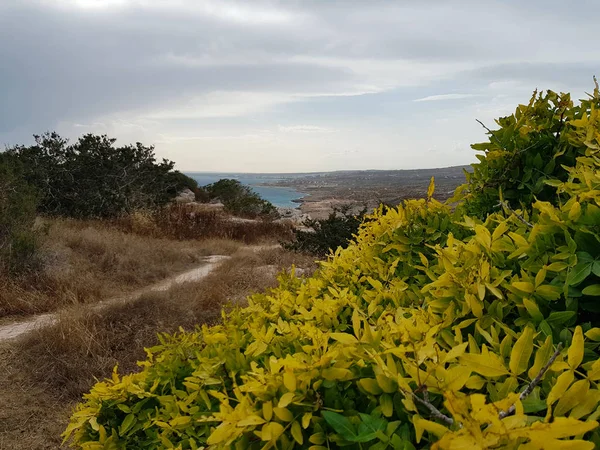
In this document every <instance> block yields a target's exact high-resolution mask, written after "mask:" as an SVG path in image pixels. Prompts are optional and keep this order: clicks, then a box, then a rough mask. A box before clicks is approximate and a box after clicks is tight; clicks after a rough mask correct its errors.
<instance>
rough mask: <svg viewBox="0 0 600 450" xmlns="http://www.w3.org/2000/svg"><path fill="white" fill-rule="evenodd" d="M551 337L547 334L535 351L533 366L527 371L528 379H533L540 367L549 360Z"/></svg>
mask: <svg viewBox="0 0 600 450" xmlns="http://www.w3.org/2000/svg"><path fill="white" fill-rule="evenodd" d="M552 353H553V351H552V338H551V337H550V336H548V337H547V338H546V341H545V342H544V343H543V344H542V346H541V347H540V348H539V349H538V350H537V352H536V353H535V358H534V360H533V366H531V368H530V369H529V372H527V375H529V378H530V379H532V380H533V379H534V378H535V377H537V376H538V374H539V373H540V371H541V370H542V367H544V366H545V365H546V364H547V363H548V361H550V357H551V356H552Z"/></svg>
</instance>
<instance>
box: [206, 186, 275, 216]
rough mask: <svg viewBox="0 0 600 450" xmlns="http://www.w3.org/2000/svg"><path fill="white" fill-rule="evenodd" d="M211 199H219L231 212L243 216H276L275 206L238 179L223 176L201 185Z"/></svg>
mask: <svg viewBox="0 0 600 450" xmlns="http://www.w3.org/2000/svg"><path fill="white" fill-rule="evenodd" d="M203 190H204V191H205V192H206V193H207V195H208V198H209V199H211V200H219V201H221V202H222V203H223V205H224V206H225V209H226V210H227V211H229V212H230V213H232V214H235V215H239V216H245V217H252V218H254V217H261V218H267V219H268V218H277V217H278V216H279V214H278V213H277V208H275V206H273V204H272V203H271V202H269V201H267V200H265V199H263V198H261V197H260V195H258V194H257V193H256V192H254V191H253V190H252V188H250V187H248V186H245V185H243V184H242V183H240V182H239V181H238V180H234V179H228V178H224V179H222V180H219V181H217V182H215V183H212V184H209V185H207V186H204V187H203Z"/></svg>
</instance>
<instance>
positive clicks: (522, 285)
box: [512, 281, 535, 294]
mask: <svg viewBox="0 0 600 450" xmlns="http://www.w3.org/2000/svg"><path fill="white" fill-rule="evenodd" d="M512 285H513V286H514V287H516V288H517V289H518V290H520V291H523V292H527V293H528V294H531V293H532V292H533V291H535V286H534V285H533V283H530V282H528V281H515V282H514V283H513V284H512Z"/></svg>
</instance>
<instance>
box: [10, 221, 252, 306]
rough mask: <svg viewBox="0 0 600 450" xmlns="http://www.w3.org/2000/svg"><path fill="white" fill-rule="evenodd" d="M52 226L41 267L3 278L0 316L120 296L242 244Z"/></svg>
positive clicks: (79, 224) (75, 224) (85, 224)
mask: <svg viewBox="0 0 600 450" xmlns="http://www.w3.org/2000/svg"><path fill="white" fill-rule="evenodd" d="M47 223H48V235H47V236H46V237H45V239H44V244H43V247H42V248H41V250H40V255H41V256H40V258H41V260H42V267H41V269H40V270H39V271H37V272H35V273H32V274H28V275H26V276H23V277H21V278H20V279H14V278H12V279H10V278H8V277H3V276H1V275H0V317H2V316H7V315H27V314H35V313H41V312H47V311H53V310H56V309H59V308H62V307H65V306H70V305H77V304H86V303H92V302H97V301H100V300H103V299H106V298H110V297H114V296H120V295H123V294H126V293H128V292H132V291H135V290H136V289H139V288H140V287H142V286H146V285H149V284H151V283H154V282H156V281H158V280H161V279H163V278H165V277H167V276H169V275H172V274H175V273H178V272H181V271H184V270H187V269H189V268H191V267H194V266H196V265H198V264H199V262H200V260H201V258H202V257H204V256H207V255H213V254H220V255H230V254H232V253H234V252H235V251H236V250H237V249H238V248H239V246H240V245H241V244H240V243H238V242H235V241H232V240H229V239H205V240H202V241H196V240H194V241H177V240H173V239H167V238H158V237H152V236H138V235H136V234H132V233H126V232H123V231H119V230H117V229H115V228H110V227H106V226H93V225H96V224H95V223H94V222H89V221H75V220H60V219H55V220H48V221H47Z"/></svg>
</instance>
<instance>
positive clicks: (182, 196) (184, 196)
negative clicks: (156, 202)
mask: <svg viewBox="0 0 600 450" xmlns="http://www.w3.org/2000/svg"><path fill="white" fill-rule="evenodd" d="M194 201H196V194H194V193H193V192H192V191H191V189H188V188H185V189H184V190H183V191H181V192H180V193H179V195H177V197H175V202H177V203H191V202H194Z"/></svg>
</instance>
